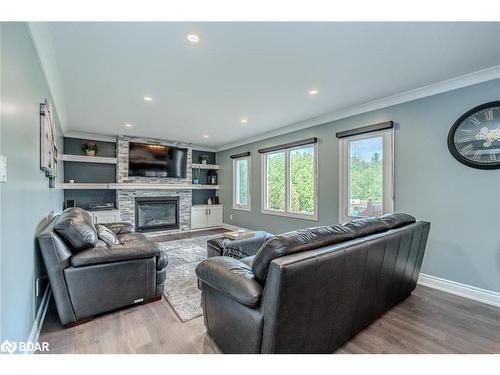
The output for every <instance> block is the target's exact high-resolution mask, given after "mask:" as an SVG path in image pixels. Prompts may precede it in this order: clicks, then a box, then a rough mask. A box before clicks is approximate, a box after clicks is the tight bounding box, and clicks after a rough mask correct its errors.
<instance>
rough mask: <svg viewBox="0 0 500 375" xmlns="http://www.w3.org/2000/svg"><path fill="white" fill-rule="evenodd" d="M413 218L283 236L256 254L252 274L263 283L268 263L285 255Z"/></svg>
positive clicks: (391, 217)
mask: <svg viewBox="0 0 500 375" xmlns="http://www.w3.org/2000/svg"><path fill="white" fill-rule="evenodd" d="M415 221H416V220H415V218H414V217H413V216H411V215H408V214H404V213H395V214H388V215H383V216H380V217H369V218H364V219H360V220H353V221H350V222H348V223H346V224H344V225H333V226H323V227H316V228H308V229H302V230H298V231H295V232H290V233H285V234H281V235H278V236H275V237H273V238H271V239H268V240H267V241H266V242H265V244H264V245H263V246H262V248H261V249H260V250H259V251H258V253H257V254H256V255H255V258H254V260H253V262H252V271H253V272H254V274H255V277H256V278H257V280H259V281H260V282H264V280H265V279H266V275H267V269H268V268H269V265H270V264H271V262H272V261H273V260H274V259H276V258H280V257H282V256H285V255H289V254H294V253H298V252H301V251H307V250H313V249H317V248H320V247H323V246H329V245H334V244H337V243H340V242H345V241H350V240H353V239H356V238H360V237H365V236H369V235H372V234H377V233H382V232H386V231H388V230H390V229H395V228H399V227H402V226H404V225H408V224H412V223H415Z"/></svg>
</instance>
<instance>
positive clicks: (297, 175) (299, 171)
mask: <svg viewBox="0 0 500 375" xmlns="http://www.w3.org/2000/svg"><path fill="white" fill-rule="evenodd" d="M290 180H291V185H290V189H291V192H290V194H291V195H290V199H291V206H292V211H293V212H307V213H313V212H314V156H313V154H312V153H311V152H301V150H296V151H292V153H291V155H290Z"/></svg>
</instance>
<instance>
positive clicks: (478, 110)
mask: <svg viewBox="0 0 500 375" xmlns="http://www.w3.org/2000/svg"><path fill="white" fill-rule="evenodd" d="M448 149H449V150H450V152H451V154H452V155H453V157H454V158H455V159H457V160H458V161H459V162H460V163H462V164H465V165H467V166H469V167H472V168H478V169H500V100H498V101H494V102H490V103H485V104H482V105H480V106H477V107H475V108H472V109H471V110H470V111H467V112H466V113H464V114H463V115H462V116H461V117H460V118H459V119H458V120H457V121H455V123H454V124H453V126H452V127H451V129H450V132H449V134H448Z"/></svg>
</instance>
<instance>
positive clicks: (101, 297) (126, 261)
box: [37, 207, 168, 327]
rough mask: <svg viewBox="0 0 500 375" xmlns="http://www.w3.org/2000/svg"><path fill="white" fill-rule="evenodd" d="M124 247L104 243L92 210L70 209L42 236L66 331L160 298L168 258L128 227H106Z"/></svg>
mask: <svg viewBox="0 0 500 375" xmlns="http://www.w3.org/2000/svg"><path fill="white" fill-rule="evenodd" d="M103 225H105V226H107V227H108V228H109V229H110V230H111V231H113V232H114V233H115V234H116V235H117V237H118V239H119V241H120V244H117V245H106V243H104V242H103V241H101V240H99V239H98V237H97V231H96V228H95V226H94V224H93V223H92V218H91V216H90V215H89V213H88V212H86V211H85V210H83V209H81V208H77V207H74V208H68V209H66V210H65V211H64V212H63V213H62V214H61V215H58V216H56V217H54V218H53V219H52V220H51V222H50V223H49V224H48V225H47V227H46V228H45V229H43V230H42V231H41V232H40V233H39V234H38V236H37V237H38V242H39V245H40V250H41V253H42V256H43V259H44V262H45V266H46V268H47V273H48V276H49V281H50V286H51V288H52V293H53V295H54V299H55V302H56V307H57V312H58V314H59V319H60V320H61V323H62V324H63V325H65V326H67V327H70V326H73V325H76V324H79V323H82V322H85V321H87V320H90V319H91V318H92V317H93V316H94V315H98V314H102V313H104V312H108V311H111V310H115V309H118V308H121V307H124V306H127V305H131V304H134V303H145V302H150V301H155V300H159V299H161V298H162V294H163V285H164V281H165V278H166V266H167V263H168V259H167V255H166V253H165V252H163V251H162V249H161V247H160V246H159V245H158V244H157V243H156V242H154V241H151V240H149V239H148V238H147V237H146V236H145V235H143V234H142V233H133V226H132V225H131V224H129V223H110V224H103Z"/></svg>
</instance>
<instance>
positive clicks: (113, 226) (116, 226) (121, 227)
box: [101, 222, 134, 234]
mask: <svg viewBox="0 0 500 375" xmlns="http://www.w3.org/2000/svg"><path fill="white" fill-rule="evenodd" d="M101 225H104V226H105V227H107V228H108V229H110V230H111V231H112V232H114V233H115V234H126V233H133V232H134V226H133V225H132V224H130V223H125V222H119V223H102V224H101Z"/></svg>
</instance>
